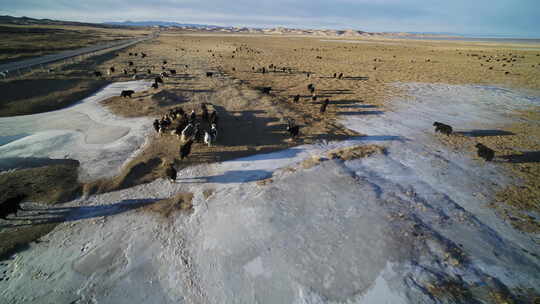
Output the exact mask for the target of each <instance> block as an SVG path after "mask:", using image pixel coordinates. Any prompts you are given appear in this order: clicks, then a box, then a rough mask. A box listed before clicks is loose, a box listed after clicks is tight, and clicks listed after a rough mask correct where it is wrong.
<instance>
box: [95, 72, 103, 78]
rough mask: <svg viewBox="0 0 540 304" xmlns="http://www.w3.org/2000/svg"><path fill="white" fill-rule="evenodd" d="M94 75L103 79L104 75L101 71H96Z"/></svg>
mask: <svg viewBox="0 0 540 304" xmlns="http://www.w3.org/2000/svg"><path fill="white" fill-rule="evenodd" d="M94 75H95V76H96V77H101V76H103V74H101V72H99V71H95V72H94Z"/></svg>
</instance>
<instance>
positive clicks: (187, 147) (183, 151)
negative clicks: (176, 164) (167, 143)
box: [180, 139, 193, 159]
mask: <svg viewBox="0 0 540 304" xmlns="http://www.w3.org/2000/svg"><path fill="white" fill-rule="evenodd" d="M192 144H193V140H191V139H190V140H188V141H187V142H186V143H185V144H183V145H182V146H180V159H184V158H186V157H188V156H189V154H190V153H191V145H192Z"/></svg>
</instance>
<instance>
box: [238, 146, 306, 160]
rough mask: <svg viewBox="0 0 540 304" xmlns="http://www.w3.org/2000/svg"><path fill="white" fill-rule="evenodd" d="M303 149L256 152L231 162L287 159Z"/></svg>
mask: <svg viewBox="0 0 540 304" xmlns="http://www.w3.org/2000/svg"><path fill="white" fill-rule="evenodd" d="M302 151H303V150H302V149H297V148H290V149H285V150H281V151H277V152H272V153H268V154H256V155H252V156H248V157H244V158H241V159H235V160H230V162H245V161H259V160H273V159H285V158H293V157H296V155H298V154H299V153H301V152H302Z"/></svg>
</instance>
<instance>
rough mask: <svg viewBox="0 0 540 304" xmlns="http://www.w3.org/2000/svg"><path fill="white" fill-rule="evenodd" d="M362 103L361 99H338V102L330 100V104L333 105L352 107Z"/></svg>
mask: <svg viewBox="0 0 540 304" xmlns="http://www.w3.org/2000/svg"><path fill="white" fill-rule="evenodd" d="M361 102H364V101H363V100H361V99H338V100H332V101H331V103H332V104H333V105H352V104H357V103H361Z"/></svg>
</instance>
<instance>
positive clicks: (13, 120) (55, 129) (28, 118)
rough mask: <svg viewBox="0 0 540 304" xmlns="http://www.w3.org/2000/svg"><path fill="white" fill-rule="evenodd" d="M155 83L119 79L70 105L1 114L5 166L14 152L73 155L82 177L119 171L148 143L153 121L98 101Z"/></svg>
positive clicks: (19, 155)
mask: <svg viewBox="0 0 540 304" xmlns="http://www.w3.org/2000/svg"><path fill="white" fill-rule="evenodd" d="M150 84H151V83H150V82H148V81H132V82H119V83H114V84H111V85H109V86H107V87H105V88H104V89H102V90H100V91H98V92H97V93H96V94H94V95H92V96H90V97H88V98H85V99H83V100H82V101H81V102H79V103H78V104H76V105H74V106H72V107H69V108H66V109H62V110H58V111H52V112H46V113H40V114H34V115H21V116H14V117H5V118H0V166H2V167H4V168H5V167H6V166H9V163H14V161H13V158H23V157H32V158H53V159H62V158H71V159H76V160H79V161H80V162H81V173H80V179H81V180H82V181H86V180H89V179H95V178H100V177H110V176H114V175H116V174H117V173H118V172H119V169H120V168H121V167H122V165H123V164H124V162H125V161H126V159H129V158H130V157H131V155H132V153H133V152H134V151H138V149H139V147H141V145H142V144H143V143H144V141H145V138H146V137H147V136H146V135H147V133H148V132H149V131H150V130H149V128H148V126H149V125H151V122H150V119H149V118H137V119H133V118H132V119H126V118H120V117H116V116H115V115H113V114H112V113H111V112H110V111H108V110H106V109H105V108H103V107H101V106H100V104H99V102H100V101H102V100H105V99H108V98H110V97H112V96H119V95H120V92H121V91H122V90H134V91H143V90H146V89H148V88H149V87H150ZM2 159H4V161H2ZM5 159H8V160H5Z"/></svg>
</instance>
